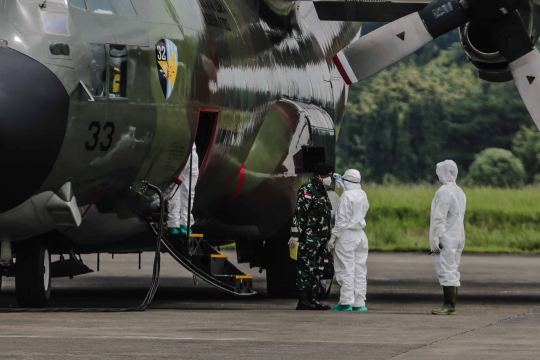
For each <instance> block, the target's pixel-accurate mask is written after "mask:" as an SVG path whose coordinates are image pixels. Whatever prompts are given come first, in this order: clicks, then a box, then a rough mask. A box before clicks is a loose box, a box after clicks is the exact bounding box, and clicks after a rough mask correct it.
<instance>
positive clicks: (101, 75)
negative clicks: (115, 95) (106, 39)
mask: <svg viewBox="0 0 540 360" xmlns="http://www.w3.org/2000/svg"><path fill="white" fill-rule="evenodd" d="M91 49H92V94H93V95H94V96H98V97H102V96H105V85H106V84H107V82H106V81H107V68H106V67H105V62H106V59H107V53H106V52H105V45H103V44H91Z"/></svg>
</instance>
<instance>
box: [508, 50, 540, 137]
mask: <svg viewBox="0 0 540 360" xmlns="http://www.w3.org/2000/svg"><path fill="white" fill-rule="evenodd" d="M509 67H510V71H511V72H512V76H513V77H514V81H515V83H516V86H517V88H518V91H519V94H520V95H521V98H522V99H523V102H524V103H525V106H526V107H527V110H529V113H530V114H531V116H532V118H533V120H534V123H535V124H536V126H537V127H538V129H540V53H539V52H538V50H536V49H533V50H532V51H531V52H529V53H528V54H526V55H525V56H522V57H521V58H519V59H517V60H515V61H513V62H511V63H510V64H509Z"/></svg>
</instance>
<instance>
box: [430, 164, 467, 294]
mask: <svg viewBox="0 0 540 360" xmlns="http://www.w3.org/2000/svg"><path fill="white" fill-rule="evenodd" d="M436 172H437V175H438V176H439V180H440V182H441V183H442V184H443V185H442V186H441V188H440V189H439V190H437V192H436V193H435V197H434V199H433V201H432V203H431V223H430V229H429V241H430V245H431V246H432V248H433V241H434V240H438V241H439V243H440V245H441V246H442V250H441V253H440V254H435V255H434V257H433V260H434V263H435V270H436V271H437V276H438V278H439V283H440V284H441V285H442V286H460V281H459V280H460V273H459V271H458V267H459V263H460V260H461V253H462V252H463V247H464V246H465V228H464V218H465V210H466V207H467V197H466V196H465V193H464V192H463V190H461V188H460V187H459V186H457V184H456V179H457V175H458V168H457V165H456V163H455V162H453V161H452V160H446V161H443V162H441V163H439V164H437V170H436Z"/></svg>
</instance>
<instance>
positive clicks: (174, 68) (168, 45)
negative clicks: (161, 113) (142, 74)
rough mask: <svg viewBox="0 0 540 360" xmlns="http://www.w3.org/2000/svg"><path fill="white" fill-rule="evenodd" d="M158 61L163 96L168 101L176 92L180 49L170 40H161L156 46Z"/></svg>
mask: <svg viewBox="0 0 540 360" xmlns="http://www.w3.org/2000/svg"><path fill="white" fill-rule="evenodd" d="M156 61H157V65H158V75H159V82H160V83H161V90H163V95H165V98H166V99H167V100H168V99H169V98H170V97H171V95H172V92H173V90H174V84H175V83H176V75H177V74H178V48H177V47H176V45H175V44H174V43H173V42H172V41H171V40H169V39H162V40H159V41H158V43H157V44H156Z"/></svg>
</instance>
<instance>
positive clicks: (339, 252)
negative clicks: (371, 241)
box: [328, 169, 369, 311]
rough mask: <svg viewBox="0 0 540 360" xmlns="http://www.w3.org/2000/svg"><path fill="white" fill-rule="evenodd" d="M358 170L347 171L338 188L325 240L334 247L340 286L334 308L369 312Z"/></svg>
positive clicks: (364, 199) (364, 200)
mask: <svg viewBox="0 0 540 360" xmlns="http://www.w3.org/2000/svg"><path fill="white" fill-rule="evenodd" d="M360 180H361V176H360V172H359V171H358V170H353V169H351V170H347V171H346V172H345V174H344V175H343V177H342V178H341V180H339V179H338V180H336V184H337V186H338V187H340V188H342V189H344V192H343V195H341V199H340V201H339V206H338V209H337V212H336V224H335V226H334V229H333V230H332V236H331V238H330V241H329V243H328V250H330V251H331V250H332V249H334V250H335V255H334V269H335V273H336V279H337V281H338V283H339V284H340V285H341V292H340V297H339V303H338V304H337V305H336V306H335V307H334V308H333V310H334V311H368V309H367V307H366V287H367V280H366V276H367V267H366V261H367V257H368V250H369V246H368V238H367V236H366V234H365V233H364V228H365V227H366V220H365V218H366V214H367V212H368V209H369V202H368V198H367V195H366V193H365V192H364V190H362V187H361V185H360Z"/></svg>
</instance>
